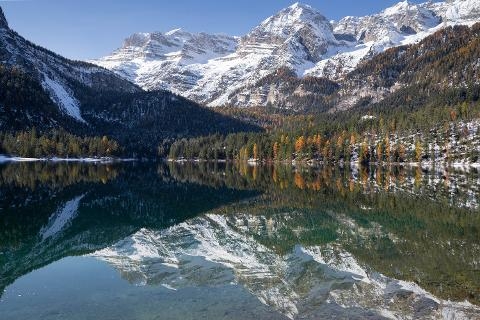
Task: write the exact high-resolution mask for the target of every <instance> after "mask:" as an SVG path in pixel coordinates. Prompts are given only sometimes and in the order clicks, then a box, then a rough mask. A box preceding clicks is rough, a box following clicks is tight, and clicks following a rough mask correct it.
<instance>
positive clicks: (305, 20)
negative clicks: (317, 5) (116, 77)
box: [94, 0, 480, 107]
mask: <svg viewBox="0 0 480 320" xmlns="http://www.w3.org/2000/svg"><path fill="white" fill-rule="evenodd" d="M477 21H480V3H479V2H478V1H475V0H454V1H446V2H439V3H433V2H427V3H424V4H412V3H409V2H408V1H402V2H400V3H398V4H396V5H394V6H392V7H390V8H387V9H385V10H383V11H382V12H380V13H378V14H374V15H370V16H365V17H345V18H343V19H341V20H339V21H337V22H335V21H333V22H331V21H328V19H327V18H325V17H324V16H323V15H322V14H321V13H320V12H318V11H317V10H315V9H314V8H312V7H310V6H308V5H303V4H299V3H296V4H294V5H292V6H290V7H288V8H285V9H283V10H281V11H280V12H278V13H277V14H275V15H273V16H271V17H269V18H267V19H266V20H264V21H263V22H262V23H260V24H259V25H258V26H257V27H255V28H254V29H253V30H252V31H251V32H249V33H248V34H247V35H244V36H242V37H240V38H235V37H227V36H218V35H207V34H200V35H192V34H189V33H186V32H184V31H180V30H174V31H171V32H168V33H165V34H160V33H155V34H137V35H134V36H132V37H130V38H129V39H127V41H125V44H124V46H123V47H122V48H120V49H119V50H117V51H115V52H114V53H113V54H112V55H111V56H108V57H105V58H102V59H99V60H96V61H94V63H97V64H99V65H101V66H104V67H106V68H109V69H111V70H114V71H115V72H117V73H119V74H121V75H123V76H124V77H127V78H128V79H130V80H132V81H134V82H135V83H137V84H139V85H140V86H142V87H143V88H145V89H147V90H152V89H158V88H165V89H169V90H172V91H174V92H175V93H177V94H180V95H183V96H185V97H188V98H190V99H193V100H195V101H197V102H199V103H203V104H208V105H210V106H222V105H233V106H241V107H249V106H264V105H267V104H268V103H269V102H270V101H271V100H269V99H266V98H264V97H259V95H258V92H254V91H251V90H252V89H251V88H253V87H254V85H255V83H257V82H258V81H260V79H262V78H264V77H265V76H267V75H269V74H273V73H274V72H276V71H277V70H278V69H279V68H285V67H286V68H289V69H291V70H292V71H294V72H295V73H296V74H297V76H299V77H304V76H314V77H326V78H328V79H330V80H335V81H336V80H339V79H342V78H343V77H344V76H345V74H347V73H348V72H350V71H352V70H354V69H355V68H356V66H357V65H358V64H359V63H360V62H362V61H365V60H368V59H370V58H372V57H373V56H375V55H376V54H378V53H380V52H383V51H385V50H386V49H388V48H391V47H395V46H399V45H404V44H412V43H416V42H418V41H420V40H421V39H423V38H425V37H426V36H428V35H430V34H432V33H434V32H435V31H438V30H439V29H441V28H443V27H445V26H448V25H458V24H467V25H471V24H472V23H474V22H477ZM257 91H258V90H257ZM263 92H265V90H263ZM285 94H286V93H285ZM261 95H263V96H265V95H264V94H261ZM280 95H282V93H280ZM266 96H268V94H267V95H266ZM277 100H278V99H277Z"/></svg>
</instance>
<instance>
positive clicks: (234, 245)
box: [0, 162, 480, 320]
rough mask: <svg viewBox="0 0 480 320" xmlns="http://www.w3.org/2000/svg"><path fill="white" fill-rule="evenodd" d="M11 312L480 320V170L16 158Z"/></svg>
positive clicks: (5, 286) (0, 280)
mask: <svg viewBox="0 0 480 320" xmlns="http://www.w3.org/2000/svg"><path fill="white" fill-rule="evenodd" d="M0 319H2V320H13V319H19V320H20V319H21V320H25V319H112V320H113V319H115V320H117V319H142V320H143V319H480V174H479V172H478V171H477V170H476V169H474V168H463V169H460V168H457V169H453V168H452V169H445V168H421V167H396V166H394V167H388V166H379V167H369V168H363V167H343V168H341V167H335V166H306V165H305V166H291V165H283V164H275V165H274V164H272V165H249V164H247V163H213V162H202V163H190V162H187V163H173V162H170V163H159V162H124V163H50V162H32V163H26V162H22V163H4V164H1V165H0Z"/></svg>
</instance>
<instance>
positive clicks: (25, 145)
mask: <svg viewBox="0 0 480 320" xmlns="http://www.w3.org/2000/svg"><path fill="white" fill-rule="evenodd" d="M120 151H121V150H120V146H119V144H118V143H117V142H116V141H115V140H112V139H109V138H108V137H106V136H103V137H79V136H75V135H72V134H70V133H68V132H66V131H63V130H52V131H50V132H48V133H45V134H39V133H38V132H37V130H36V129H35V128H33V129H32V130H30V131H21V132H16V133H2V132H0V154H7V155H11V156H20V157H33V158H43V157H61V158H80V157H87V156H88V157H108V156H118V155H119V154H120Z"/></svg>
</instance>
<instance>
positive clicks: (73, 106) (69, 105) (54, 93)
mask: <svg viewBox="0 0 480 320" xmlns="http://www.w3.org/2000/svg"><path fill="white" fill-rule="evenodd" d="M42 84H43V86H44V88H45V89H46V90H47V91H48V92H49V93H50V96H51V97H52V99H53V101H54V102H55V103H57V104H58V105H59V106H60V107H61V108H62V109H63V111H64V112H65V113H66V114H67V115H69V116H70V117H72V118H74V119H76V120H78V121H80V122H84V123H85V120H83V118H82V115H81V113H80V107H79V106H80V103H79V102H78V101H77V99H75V97H73V95H72V94H70V93H69V92H68V91H67V90H66V89H65V88H64V87H63V86H62V85H61V84H60V83H58V82H57V81H55V80H52V79H50V78H49V77H48V76H46V75H44V80H43V83H42Z"/></svg>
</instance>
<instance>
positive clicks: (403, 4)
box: [383, 0, 415, 15]
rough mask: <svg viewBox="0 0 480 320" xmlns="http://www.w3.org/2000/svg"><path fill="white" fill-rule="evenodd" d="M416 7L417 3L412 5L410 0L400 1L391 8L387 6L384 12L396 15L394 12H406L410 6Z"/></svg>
mask: <svg viewBox="0 0 480 320" xmlns="http://www.w3.org/2000/svg"><path fill="white" fill-rule="evenodd" d="M412 6H413V7H415V5H412V4H411V3H410V2H409V1H407V0H405V1H400V2H399V3H397V4H396V5H394V6H392V7H390V8H387V9H385V10H384V11H383V13H384V14H386V15H394V14H397V13H400V12H404V11H406V10H408V9H410V7H412Z"/></svg>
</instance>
